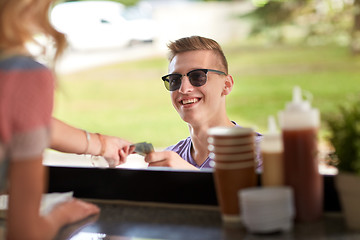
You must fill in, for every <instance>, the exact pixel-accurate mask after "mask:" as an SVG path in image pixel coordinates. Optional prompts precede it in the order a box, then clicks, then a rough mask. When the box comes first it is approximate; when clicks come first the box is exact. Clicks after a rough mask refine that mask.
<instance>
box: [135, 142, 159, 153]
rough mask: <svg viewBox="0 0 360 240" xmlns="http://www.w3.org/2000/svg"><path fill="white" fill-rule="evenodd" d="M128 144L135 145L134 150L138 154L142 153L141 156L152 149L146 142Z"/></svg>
mask: <svg viewBox="0 0 360 240" xmlns="http://www.w3.org/2000/svg"><path fill="white" fill-rule="evenodd" d="M130 146H135V150H134V152H136V153H138V154H140V155H143V156H145V155H146V154H148V153H151V152H153V151H154V147H153V145H152V144H151V143H147V142H140V143H135V144H132V145H130Z"/></svg>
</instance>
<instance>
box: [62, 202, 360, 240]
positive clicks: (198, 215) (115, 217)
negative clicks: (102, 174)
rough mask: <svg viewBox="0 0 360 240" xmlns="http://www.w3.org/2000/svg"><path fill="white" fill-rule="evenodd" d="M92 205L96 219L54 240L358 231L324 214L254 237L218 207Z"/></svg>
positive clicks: (346, 234)
mask: <svg viewBox="0 0 360 240" xmlns="http://www.w3.org/2000/svg"><path fill="white" fill-rule="evenodd" d="M92 202H94V201H92ZM95 203H96V204H97V205H98V206H100V208H101V213H100V215H99V216H97V218H96V216H95V218H94V217H92V218H89V219H86V220H84V221H83V222H81V223H78V224H73V225H70V226H66V227H65V228H63V229H62V230H61V232H60V233H59V235H58V238H57V239H59V240H60V239H66V238H71V239H121V240H124V239H179V240H184V239H187V240H190V239H201V240H203V239H204V240H212V239H214V240H218V239H223V240H227V239H254V240H257V239H259V240H270V239H287V240H288V239H307V240H308V239H344V240H346V239H360V232H353V231H350V230H348V229H347V228H346V226H345V222H344V219H343V217H342V215H341V213H340V212H327V213H325V214H324V216H323V218H322V219H321V220H319V221H316V222H311V223H296V224H294V228H293V230H292V231H290V232H283V233H280V232H279V233H273V234H261V235H257V234H252V233H249V232H247V230H246V229H245V228H244V227H242V226H224V225H223V223H222V221H221V217H220V213H219V209H218V208H217V207H207V206H189V205H186V206H184V205H173V204H171V205H169V204H154V203H136V202H127V201H100V202H99V201H95Z"/></svg>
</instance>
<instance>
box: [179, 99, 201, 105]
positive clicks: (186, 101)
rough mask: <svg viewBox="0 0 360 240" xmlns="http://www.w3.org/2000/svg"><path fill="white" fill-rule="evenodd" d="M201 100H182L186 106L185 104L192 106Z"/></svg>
mask: <svg viewBox="0 0 360 240" xmlns="http://www.w3.org/2000/svg"><path fill="white" fill-rule="evenodd" d="M198 101H199V99H197V98H193V99H185V100H182V104H183V105H185V104H191V103H196V102H198Z"/></svg>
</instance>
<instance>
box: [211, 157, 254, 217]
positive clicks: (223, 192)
mask: <svg viewBox="0 0 360 240" xmlns="http://www.w3.org/2000/svg"><path fill="white" fill-rule="evenodd" d="M214 182H215V188H216V194H217V199H218V202H219V206H220V209H221V214H222V219H223V221H224V222H234V221H239V222H240V213H241V210H240V207H239V202H238V196H237V193H238V191H240V190H241V189H245V188H248V187H254V186H256V173H255V164H254V163H253V162H252V163H251V162H247V163H246V164H245V163H244V164H241V165H237V164H225V165H220V164H219V163H215V167H214Z"/></svg>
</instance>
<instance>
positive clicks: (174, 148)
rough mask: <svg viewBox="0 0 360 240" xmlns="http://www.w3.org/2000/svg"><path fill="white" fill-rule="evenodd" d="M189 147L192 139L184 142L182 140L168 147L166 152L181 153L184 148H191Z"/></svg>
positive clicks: (188, 138)
mask: <svg viewBox="0 0 360 240" xmlns="http://www.w3.org/2000/svg"><path fill="white" fill-rule="evenodd" d="M189 145H191V138H190V137H187V138H185V139H183V140H180V141H179V142H178V143H176V144H174V145H171V146H169V147H167V148H166V149H165V150H166V151H174V152H179V151H181V150H183V149H184V148H187V147H189Z"/></svg>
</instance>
